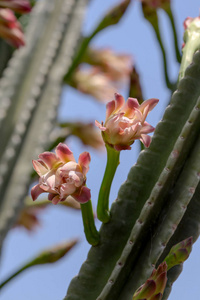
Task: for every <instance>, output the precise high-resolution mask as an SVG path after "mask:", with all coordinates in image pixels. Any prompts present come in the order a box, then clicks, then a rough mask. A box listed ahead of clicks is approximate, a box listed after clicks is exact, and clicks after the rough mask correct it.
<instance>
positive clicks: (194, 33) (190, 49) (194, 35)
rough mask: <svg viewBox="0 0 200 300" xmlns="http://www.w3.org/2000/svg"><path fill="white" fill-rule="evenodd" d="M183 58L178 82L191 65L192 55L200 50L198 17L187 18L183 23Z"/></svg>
mask: <svg viewBox="0 0 200 300" xmlns="http://www.w3.org/2000/svg"><path fill="white" fill-rule="evenodd" d="M184 29H185V33H184V44H183V49H182V51H183V57H182V61H181V67H180V71H179V81H180V80H181V79H182V78H183V77H184V74H185V70H186V68H187V67H188V66H189V64H191V63H192V59H193V55H194V53H195V52H196V51H197V50H199V49H200V17H196V18H190V17H188V18H187V19H186V20H185V22H184Z"/></svg>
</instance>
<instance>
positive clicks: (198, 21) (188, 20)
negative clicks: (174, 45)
mask: <svg viewBox="0 0 200 300" xmlns="http://www.w3.org/2000/svg"><path fill="white" fill-rule="evenodd" d="M192 22H193V24H194V26H196V27H197V28H200V17H196V18H191V17H187V18H186V19H185V21H184V22H183V27H184V29H185V30H186V29H188V27H189V26H190V24H191V23H192Z"/></svg>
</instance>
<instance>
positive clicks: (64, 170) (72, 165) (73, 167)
mask: <svg viewBox="0 0 200 300" xmlns="http://www.w3.org/2000/svg"><path fill="white" fill-rule="evenodd" d="M70 171H76V172H81V168H80V166H79V165H78V164H77V163H76V162H74V161H69V162H68V163H66V164H64V166H62V167H60V168H58V170H57V174H58V175H61V176H66V175H68V174H69V172H70Z"/></svg>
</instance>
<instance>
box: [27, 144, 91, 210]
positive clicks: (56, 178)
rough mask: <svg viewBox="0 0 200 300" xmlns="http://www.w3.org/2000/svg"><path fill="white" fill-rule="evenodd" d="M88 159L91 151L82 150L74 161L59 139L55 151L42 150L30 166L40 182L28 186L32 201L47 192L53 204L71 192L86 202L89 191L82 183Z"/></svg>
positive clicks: (84, 178) (88, 197)
mask: <svg viewBox="0 0 200 300" xmlns="http://www.w3.org/2000/svg"><path fill="white" fill-rule="evenodd" d="M90 160H91V158H90V154H89V153H88V152H83V153H82V154H80V156H79V159H78V163H76V161H75V159H74V155H73V153H72V152H71V150H70V149H69V148H68V147H67V146H66V145H65V144H62V143H60V144H59V145H58V146H57V147H56V154H54V153H51V152H44V153H41V154H40V155H39V159H38V160H33V167H34V169H35V171H36V172H37V173H38V175H39V176H40V179H39V184H37V185H35V186H34V187H33V188H32V190H31V196H32V199H33V201H34V200H36V199H37V197H38V196H39V195H40V194H42V193H45V192H46V193H49V195H48V199H49V200H50V201H52V203H53V204H57V203H58V202H59V201H64V200H65V199H66V198H67V197H68V196H70V195H71V196H72V197H73V198H74V199H75V200H77V201H78V202H80V203H86V202H88V201H89V200H90V197H91V195H90V189H89V188H87V187H86V186H85V183H86V174H87V172H88V170H89V163H90Z"/></svg>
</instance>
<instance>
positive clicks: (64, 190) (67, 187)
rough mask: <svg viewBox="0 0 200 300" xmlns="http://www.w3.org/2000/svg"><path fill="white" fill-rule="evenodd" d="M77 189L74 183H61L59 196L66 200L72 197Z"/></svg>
mask: <svg viewBox="0 0 200 300" xmlns="http://www.w3.org/2000/svg"><path fill="white" fill-rule="evenodd" d="M76 189H77V187H76V186H75V184H74V183H63V184H62V185H61V188H60V195H61V197H62V198H66V197H67V196H69V195H72V194H73V193H74V192H75V191H76Z"/></svg>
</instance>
